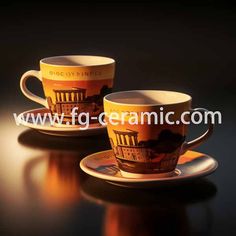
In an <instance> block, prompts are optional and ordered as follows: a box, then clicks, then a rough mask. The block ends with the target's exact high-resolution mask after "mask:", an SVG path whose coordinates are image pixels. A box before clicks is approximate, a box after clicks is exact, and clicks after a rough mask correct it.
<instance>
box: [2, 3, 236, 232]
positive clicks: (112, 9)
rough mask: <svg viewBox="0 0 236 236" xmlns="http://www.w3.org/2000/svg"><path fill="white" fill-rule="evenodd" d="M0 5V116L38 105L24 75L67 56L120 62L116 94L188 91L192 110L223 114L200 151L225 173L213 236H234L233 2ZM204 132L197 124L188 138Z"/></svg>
mask: <svg viewBox="0 0 236 236" xmlns="http://www.w3.org/2000/svg"><path fill="white" fill-rule="evenodd" d="M188 2H191V3H188ZM0 7H1V14H0V52H1V57H0V71H1V85H0V92H1V114H3V115H4V116H6V114H7V115H9V119H12V117H11V116H12V115H11V114H12V112H21V111H24V110H26V109H28V108H37V107H38V105H37V104H35V103H33V102H31V101H29V100H28V99H27V98H25V97H24V96H23V95H22V94H21V92H20V89H19V80H20V76H21V75H22V74H23V73H24V72H25V71H27V70H30V69H38V68H39V60H40V59H42V58H44V57H48V56H56V55H66V54H68V55H69V54H91V55H102V56H109V57H112V58H114V59H115V60H116V62H117V64H116V79H115V84H114V90H115V91H119V90H130V89H165V90H176V91H180V92H186V93H188V94H190V95H191V96H192V97H193V107H205V108H208V109H210V110H219V111H221V112H222V116H223V124H222V125H217V126H216V131H215V133H214V135H213V137H212V138H211V139H210V140H209V141H208V142H207V143H206V144H204V145H202V146H201V147H199V148H198V150H199V151H202V152H206V153H208V154H211V155H212V156H214V157H215V158H216V159H217V160H218V161H219V169H218V170H217V172H216V173H215V174H214V175H213V176H212V177H210V180H211V181H212V182H213V183H214V185H215V186H216V189H217V194H216V196H215V198H214V201H213V202H212V203H211V204H212V207H213V209H214V211H213V218H214V223H213V227H212V228H211V233H212V235H217V234H219V235H222V233H227V235H235V233H236V232H235V225H234V224H235V218H236V203H235V199H236V191H235V179H236V174H235V165H236V161H235V150H234V149H235V133H236V125H235V119H236V116H235V114H236V112H235V105H236V104H235V100H236V93H235V89H236V80H235V54H236V44H235V42H236V8H235V7H234V6H233V5H230V4H228V3H227V2H225V1H163V2H159V3H155V4H154V3H149V2H135V1H133V2H131V1H130V2H104V1H103V2H98V3H94V2H84V1H81V2H77V3H70V2H69V1H66V3H64V4H62V3H54V4H52V3H43V2H37V4H32V3H30V4H28V3H24V2H22V3H11V2H10V3H5V4H1V5H0ZM30 88H31V89H32V90H33V91H34V92H35V93H38V94H40V93H41V95H42V89H41V85H40V83H39V82H38V81H36V80H32V83H31V85H30ZM10 117H11V118H10ZM13 122H14V121H13ZM13 125H14V124H13ZM201 129H202V127H193V129H191V130H192V132H191V135H190V137H192V136H196V135H197V134H199V132H200V130H201ZM15 138H16V139H17V137H15ZM94 139H95V138H94ZM0 145H1V144H0ZM200 191H201V189H200ZM0 214H1V212H0ZM94 221H96V218H95V219H94ZM42 227H43V225H42ZM75 232H76V231H75Z"/></svg>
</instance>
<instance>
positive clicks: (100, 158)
mask: <svg viewBox="0 0 236 236" xmlns="http://www.w3.org/2000/svg"><path fill="white" fill-rule="evenodd" d="M217 166H218V163H217V161H216V160H215V159H214V158H213V157H211V156H209V155H206V154H203V153H200V152H195V151H187V152H186V153H185V154H184V155H182V156H180V158H179V161H178V165H177V167H176V169H175V171H174V172H173V174H172V175H169V176H166V177H160V176H158V175H157V176H156V177H154V176H152V177H145V176H143V177H142V178H127V177H124V176H122V175H121V172H120V170H119V168H118V166H117V163H116V160H115V157H114V154H113V151H112V150H106V151H102V152H97V153H94V154H92V155H89V156H87V157H85V158H84V159H83V160H82V161H81V162H80V167H81V169H82V170H83V171H84V172H86V173H87V174H89V175H91V176H93V177H96V178H99V179H103V180H105V181H107V182H109V183H111V184H114V185H118V186H123V187H153V186H158V185H166V184H178V183H182V182H187V181H190V180H194V179H197V178H200V177H204V176H207V175H209V174H211V173H212V172H214V171H215V170H216V168H217Z"/></svg>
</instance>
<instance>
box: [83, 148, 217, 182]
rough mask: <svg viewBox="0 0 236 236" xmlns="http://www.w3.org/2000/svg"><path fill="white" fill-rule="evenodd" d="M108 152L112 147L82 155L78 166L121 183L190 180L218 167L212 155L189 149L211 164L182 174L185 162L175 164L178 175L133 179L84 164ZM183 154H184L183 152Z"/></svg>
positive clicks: (89, 172) (211, 171) (94, 174)
mask: <svg viewBox="0 0 236 236" xmlns="http://www.w3.org/2000/svg"><path fill="white" fill-rule="evenodd" d="M108 152H113V151H112V149H109V150H104V151H100V152H96V153H93V154H90V155H88V156H86V157H84V158H83V159H82V160H81V161H80V168H81V169H82V170H83V171H84V172H85V173H87V174H89V175H91V176H93V177H95V178H99V179H103V180H105V181H110V182H123V183H150V182H162V183H163V182H177V181H186V180H192V179H196V178H200V177H204V176H207V175H209V174H211V173H213V172H214V171H215V170H216V169H217V168H218V162H217V160H215V159H214V158H213V157H211V156H210V155H208V154H205V153H201V152H197V151H192V150H189V151H188V152H194V153H200V154H203V155H204V156H207V157H209V158H210V159H211V161H212V163H211V166H210V167H208V168H207V169H206V170H201V171H198V172H197V173H195V174H191V175H190V174H184V172H183V171H182V168H181V167H184V165H185V164H181V165H179V166H178V165H177V167H176V169H178V170H179V171H181V174H180V175H177V176H173V177H163V178H146V179H145V178H142V179H135V178H127V177H123V176H111V175H107V174H104V173H99V172H96V171H94V170H93V169H91V168H89V167H88V166H87V165H86V162H87V161H88V160H89V159H90V158H91V157H92V156H94V155H97V154H99V153H108ZM184 155H185V154H184Z"/></svg>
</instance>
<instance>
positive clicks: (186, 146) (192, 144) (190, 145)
mask: <svg viewBox="0 0 236 236" xmlns="http://www.w3.org/2000/svg"><path fill="white" fill-rule="evenodd" d="M195 111H199V112H201V113H203V114H204V113H205V112H208V110H207V109H205V108H195V109H192V110H191V112H190V113H193V112H195ZM207 123H208V129H207V131H206V132H205V133H203V134H202V135H201V136H199V137H198V138H196V139H194V140H192V141H189V142H184V144H183V146H182V150H181V155H182V154H184V153H185V152H186V151H188V150H189V149H193V148H195V147H197V146H199V145H200V144H202V143H203V142H205V141H206V140H207V139H208V138H209V137H210V136H211V134H212V133H213V128H214V125H213V122H212V118H211V116H209V115H208V117H207Z"/></svg>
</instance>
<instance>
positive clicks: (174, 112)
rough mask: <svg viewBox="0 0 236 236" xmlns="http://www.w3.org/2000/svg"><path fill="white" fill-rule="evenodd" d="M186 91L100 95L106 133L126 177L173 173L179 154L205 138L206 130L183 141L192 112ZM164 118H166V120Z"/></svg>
mask: <svg viewBox="0 0 236 236" xmlns="http://www.w3.org/2000/svg"><path fill="white" fill-rule="evenodd" d="M191 101H192V98H191V96H189V95H188V94H184V93H179V92H174V91H161V90H133V91H123V92H117V93H111V94H108V95H106V96H105V97H104V111H105V120H106V122H107V130H108V136H109V139H110V143H111V147H112V149H113V153H114V156H115V158H116V160H117V163H118V167H119V168H120V171H121V174H122V175H123V176H125V177H129V178H142V177H143V176H145V177H147V176H150V177H152V176H160V177H166V176H170V175H173V173H174V171H175V168H176V165H177V163H178V159H179V157H180V155H182V154H184V153H185V152H186V151H187V150H189V149H192V148H195V147H196V146H198V145H200V144H201V143H202V142H203V141H205V140H206V139H207V138H208V137H209V136H210V135H211V133H212V131H213V125H212V121H211V117H210V116H207V122H206V123H207V124H208V126H209V128H208V130H207V131H206V132H205V133H204V134H203V135H201V136H200V137H198V138H196V139H194V140H192V141H189V142H186V141H185V139H186V136H187V129H188V126H189V123H190V117H191V114H192V113H193V112H194V111H197V112H200V114H203V113H204V114H205V112H206V111H207V110H206V109H204V108H196V109H192V108H191ZM167 118H168V119H167Z"/></svg>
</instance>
